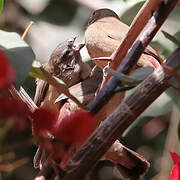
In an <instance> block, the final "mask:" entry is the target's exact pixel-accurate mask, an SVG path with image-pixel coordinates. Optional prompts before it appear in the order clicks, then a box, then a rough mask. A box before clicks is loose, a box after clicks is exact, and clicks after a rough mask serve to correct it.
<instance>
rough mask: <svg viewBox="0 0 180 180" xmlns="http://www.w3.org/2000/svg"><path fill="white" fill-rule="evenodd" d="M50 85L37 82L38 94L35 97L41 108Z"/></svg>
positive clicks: (41, 81)
mask: <svg viewBox="0 0 180 180" xmlns="http://www.w3.org/2000/svg"><path fill="white" fill-rule="evenodd" d="M48 87H49V84H48V83H47V82H45V81H43V80H40V79H38V80H36V93H35V96H34V103H35V104H36V105H37V106H39V105H40V104H41V102H42V101H43V100H44V97H45V95H46V92H47V90H48Z"/></svg>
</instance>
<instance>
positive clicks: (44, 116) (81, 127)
mask: <svg viewBox="0 0 180 180" xmlns="http://www.w3.org/2000/svg"><path fill="white" fill-rule="evenodd" d="M66 108H67V107H66V104H65V105H64V106H63V107H62V108H61V111H60V113H59V116H58V113H57V112H56V111H54V110H52V109H48V108H45V107H40V108H38V109H37V110H35V111H34V112H33V114H32V119H33V133H34V135H35V137H36V138H37V140H38V142H39V145H40V146H42V147H43V148H45V149H46V151H47V152H49V153H51V154H53V156H54V158H60V159H64V158H65V159H66V160H63V161H62V162H63V163H64V161H67V159H68V158H67V157H69V154H68V151H69V148H70V147H71V145H75V147H76V148H79V146H80V145H81V144H82V143H83V142H84V141H85V140H86V139H87V138H88V136H89V135H90V134H91V133H92V131H93V128H94V118H93V116H92V115H91V114H90V113H88V112H85V111H83V110H75V111H74V112H73V113H71V114H67V113H66V111H65V109H66Z"/></svg>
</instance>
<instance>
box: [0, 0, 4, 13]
mask: <svg viewBox="0 0 180 180" xmlns="http://www.w3.org/2000/svg"><path fill="white" fill-rule="evenodd" d="M3 7H4V0H0V12H1V11H2V10H3Z"/></svg>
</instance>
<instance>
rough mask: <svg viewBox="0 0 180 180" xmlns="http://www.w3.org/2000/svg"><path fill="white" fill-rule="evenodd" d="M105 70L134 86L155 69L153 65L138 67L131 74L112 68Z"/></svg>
mask: <svg viewBox="0 0 180 180" xmlns="http://www.w3.org/2000/svg"><path fill="white" fill-rule="evenodd" d="M104 70H105V72H107V73H109V74H110V75H112V76H114V77H115V78H117V79H119V80H121V81H122V82H123V83H124V84H127V85H130V86H133V85H138V84H139V83H140V82H142V81H143V80H144V79H145V78H146V77H147V76H149V75H150V74H151V73H152V72H153V71H154V68H153V67H142V68H138V69H136V70H135V71H133V73H131V75H130V76H128V75H125V74H123V73H120V72H117V71H115V70H113V69H110V68H104Z"/></svg>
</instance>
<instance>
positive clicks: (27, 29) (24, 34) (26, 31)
mask: <svg viewBox="0 0 180 180" xmlns="http://www.w3.org/2000/svg"><path fill="white" fill-rule="evenodd" d="M33 24H34V22H33V21H31V22H30V23H29V25H28V26H27V28H26V30H25V31H24V33H23V35H22V36H21V39H22V40H24V38H25V37H26V35H27V33H28V31H29V29H30V28H31V26H32V25H33Z"/></svg>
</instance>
